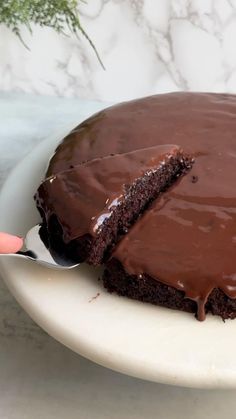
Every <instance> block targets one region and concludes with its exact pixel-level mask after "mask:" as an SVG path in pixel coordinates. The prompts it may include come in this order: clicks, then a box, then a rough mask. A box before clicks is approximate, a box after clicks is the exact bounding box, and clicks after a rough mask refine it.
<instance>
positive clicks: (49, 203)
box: [36, 144, 182, 243]
mask: <svg viewBox="0 0 236 419" xmlns="http://www.w3.org/2000/svg"><path fill="white" fill-rule="evenodd" d="M176 155H180V158H181V155H182V151H181V149H180V148H179V147H178V146H175V145H170V144H166V145H156V146H153V147H149V148H145V149H142V150H135V151H131V152H128V153H124V154H116V155H114V156H106V157H103V158H97V159H93V160H90V161H88V162H86V163H84V164H79V165H77V166H75V167H73V168H72V169H68V170H64V171H62V172H60V173H58V174H56V175H52V176H50V177H49V178H47V179H45V181H44V182H43V183H42V184H41V185H40V187H39V190H38V193H37V196H36V200H37V206H38V208H40V209H41V210H42V212H43V213H44V217H45V219H46V221H47V222H48V221H49V219H50V217H52V216H53V215H56V217H57V219H58V221H59V223H60V225H61V227H62V231H63V239H64V242H65V243H69V242H70V241H71V240H74V239H76V238H78V237H80V236H83V235H84V234H91V235H92V236H94V235H95V234H97V232H99V227H100V226H101V225H102V224H103V222H104V221H105V220H106V219H107V218H109V217H110V215H111V214H112V211H113V209H114V208H115V207H116V206H117V205H118V204H119V202H121V201H122V199H123V196H124V195H125V193H126V191H127V188H128V187H130V186H132V184H133V183H134V182H135V181H136V180H137V179H139V178H142V177H143V176H144V175H150V174H151V173H152V171H155V170H158V169H159V168H160V167H162V165H165V164H166V163H168V161H169V160H170V159H171V158H172V157H174V156H176ZM127 193H128V191H127Z"/></svg>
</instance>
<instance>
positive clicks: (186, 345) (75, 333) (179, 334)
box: [0, 127, 236, 388]
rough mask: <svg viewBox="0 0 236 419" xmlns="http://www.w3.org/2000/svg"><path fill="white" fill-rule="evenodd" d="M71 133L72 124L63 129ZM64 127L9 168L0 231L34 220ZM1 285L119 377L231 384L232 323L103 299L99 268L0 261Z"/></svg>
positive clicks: (235, 364) (235, 366)
mask: <svg viewBox="0 0 236 419" xmlns="http://www.w3.org/2000/svg"><path fill="white" fill-rule="evenodd" d="M70 128H72V127H70ZM68 130H69V128H68V127H67V128H66V129H65V130H64V132H63V130H62V131H61V132H59V133H56V134H55V135H54V136H53V137H51V138H48V139H47V140H46V141H44V142H43V143H41V144H40V146H38V147H37V148H36V149H35V150H34V151H33V152H32V153H31V154H30V155H29V156H27V157H26V158H25V160H23V161H22V162H21V164H20V165H19V166H18V167H17V168H16V169H15V170H14V171H13V173H12V174H11V176H10V177H9V179H8V181H7V182H6V184H5V186H4V188H3V190H2V193H1V197H0V230H5V231H9V232H13V233H16V234H21V235H23V234H25V233H26V232H27V230H28V229H29V228H30V227H31V226H33V225H34V224H35V223H36V222H38V221H39V216H38V214H37V211H36V209H35V206H34V201H33V195H34V192H35V190H36V188H37V186H38V184H39V182H40V180H41V179H42V177H43V175H44V173H45V169H46V166H47V163H48V160H49V157H50V156H51V155H52V152H53V150H54V149H55V146H56V145H57V143H58V142H59V141H60V140H61V139H62V138H63V137H64V135H65V134H66V132H68ZM1 272H2V274H3V276H4V278H5V281H6V284H7V286H8V287H9V289H10V291H11V292H12V294H13V295H14V296H15V298H16V299H17V300H18V302H19V303H20V304H21V305H22V307H24V309H25V310H26V311H27V312H28V313H29V315H30V316H31V317H32V318H33V319H34V320H35V321H36V322H37V323H38V324H39V325H40V326H41V327H42V328H43V329H45V330H46V331H47V332H48V333H49V334H50V335H52V336H53V337H54V338H56V339H57V340H58V341H60V342H62V343H63V344H64V345H66V346H68V347H69V348H71V349H72V350H73V351H75V352H78V353H79V354H81V355H83V356H84V357H86V358H89V359H90V360H92V361H94V362H97V363H99V364H101V365H103V366H106V367H108V368H111V369H113V370H116V371H120V372H122V373H125V374H129V375H132V376H136V377H140V378H143V379H146V380H152V381H157V382H162V383H168V384H174V385H184V386H189V387H211V388H217V387H221V388H224V387H225V388H230V387H231V388H233V387H236V356H235V354H236V320H235V321H226V322H225V323H223V321H222V320H221V319H219V318H217V317H216V318H214V317H212V316H208V318H207V320H206V321H205V322H203V323H200V322H198V321H196V320H195V318H194V317H193V316H192V315H190V314H186V313H181V312H178V311H171V310H168V309H165V308H160V307H155V306H152V305H149V304H144V303H140V302H136V301H132V300H129V299H127V298H122V297H118V296H116V295H110V294H108V293H107V292H106V291H105V290H104V289H103V286H102V283H101V281H99V277H100V276H101V271H100V270H95V269H93V268H89V267H88V266H86V265H81V266H80V267H79V268H77V269H75V270H73V271H63V272H58V271H55V270H49V269H46V268H43V267H40V266H37V265H36V264H33V263H32V262H29V261H20V260H17V259H15V260H3V259H2V260H1Z"/></svg>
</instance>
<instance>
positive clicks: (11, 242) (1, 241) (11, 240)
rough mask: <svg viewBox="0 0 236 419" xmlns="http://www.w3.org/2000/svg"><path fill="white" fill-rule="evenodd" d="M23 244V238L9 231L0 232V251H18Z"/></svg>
mask: <svg viewBox="0 0 236 419" xmlns="http://www.w3.org/2000/svg"><path fill="white" fill-rule="evenodd" d="M22 246H23V239H22V238H21V237H18V236H13V235H11V234H8V233H0V253H3V254H7V253H16V252H18V251H19V250H20V249H21V248H22Z"/></svg>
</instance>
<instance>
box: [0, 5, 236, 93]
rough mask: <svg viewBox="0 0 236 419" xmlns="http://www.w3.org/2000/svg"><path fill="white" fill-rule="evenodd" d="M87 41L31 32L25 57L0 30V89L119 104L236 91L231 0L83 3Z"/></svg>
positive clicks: (235, 22) (235, 20) (235, 13)
mask: <svg viewBox="0 0 236 419" xmlns="http://www.w3.org/2000/svg"><path fill="white" fill-rule="evenodd" d="M80 9H81V14H82V23H83V25H84V27H85V29H86V30H87V32H88V33H89V35H90V36H91V38H92V39H93V41H94V42H95V44H96V46H97V49H98V50H99V52H100V55H101V57H102V60H103V62H104V65H105V67H106V71H103V69H102V68H101V66H100V65H99V64H98V62H97V60H96V58H95V55H94V53H93V51H92V50H91V48H90V46H89V45H88V43H87V42H86V41H85V40H84V39H82V40H81V42H78V40H77V39H76V38H75V37H71V38H67V37H64V36H59V35H57V34H56V33H54V32H53V31H52V30H50V29H40V28H35V29H34V35H33V37H32V38H31V36H30V35H29V33H27V31H26V30H23V31H22V36H23V38H24V40H25V41H26V43H27V45H28V46H29V47H30V49H31V51H30V52H29V51H28V50H27V49H25V48H24V46H23V45H21V44H20V42H19V41H18V39H16V38H15V36H14V35H12V34H11V33H10V31H9V30H8V29H6V28H5V27H3V26H2V27H0V56H1V60H0V89H2V90H15V91H24V92H33V93H39V94H50V95H51V94H53V95H62V96H66V97H69V96H70V97H72V96H79V97H83V98H90V99H91V98H93V99H100V100H106V101H107V100H108V101H110V100H124V99H130V98H134V97H138V96H144V95H149V94H153V93H158V92H166V91H170V90H204V91H206V90H208V91H216V92H222V91H225V92H234V93H235V92H236V48H235V37H236V0H155V1H154V0H88V1H87V4H86V3H85V4H83V6H80Z"/></svg>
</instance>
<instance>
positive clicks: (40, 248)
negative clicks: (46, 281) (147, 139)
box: [0, 224, 79, 269]
mask: <svg viewBox="0 0 236 419" xmlns="http://www.w3.org/2000/svg"><path fill="white" fill-rule="evenodd" d="M39 230H40V225H39V224H37V225H36V226H34V227H33V228H31V229H30V230H29V231H28V233H27V235H26V237H25V240H24V250H21V251H19V252H17V253H8V254H1V255H0V256H1V257H4V258H11V257H17V258H21V259H29V260H32V261H34V262H37V263H39V264H40V265H44V266H47V267H48V268H54V269H72V268H75V267H76V266H78V265H79V263H75V261H72V260H69V259H67V258H66V257H65V256H64V255H63V256H61V255H57V257H56V260H55V259H54V258H53V257H52V255H51V253H50V251H49V250H48V249H47V247H46V246H45V244H44V243H43V241H42V240H41V237H40V234H39Z"/></svg>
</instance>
